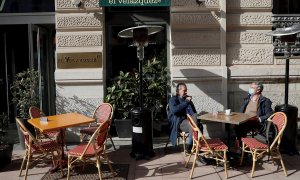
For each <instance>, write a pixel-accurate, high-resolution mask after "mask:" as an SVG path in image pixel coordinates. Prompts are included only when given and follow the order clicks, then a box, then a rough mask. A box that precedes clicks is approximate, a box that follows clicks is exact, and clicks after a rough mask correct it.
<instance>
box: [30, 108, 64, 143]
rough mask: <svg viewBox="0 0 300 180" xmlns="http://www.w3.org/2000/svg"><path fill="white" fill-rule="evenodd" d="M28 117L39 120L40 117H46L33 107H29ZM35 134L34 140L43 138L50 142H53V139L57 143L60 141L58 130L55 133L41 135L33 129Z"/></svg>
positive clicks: (49, 132)
mask: <svg viewBox="0 0 300 180" xmlns="http://www.w3.org/2000/svg"><path fill="white" fill-rule="evenodd" d="M29 115H30V118H31V119H33V118H40V117H45V116H46V115H45V114H44V113H43V112H42V110H40V109H39V108H37V107H35V106H31V107H30V108H29ZM35 133H36V139H43V138H49V139H50V140H53V138H55V139H56V140H57V141H60V136H61V134H60V130H56V131H48V132H45V133H41V132H40V131H39V130H38V129H36V128H35Z"/></svg>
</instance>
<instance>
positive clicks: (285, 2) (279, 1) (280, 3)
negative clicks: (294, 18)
mask: <svg viewBox="0 0 300 180" xmlns="http://www.w3.org/2000/svg"><path fill="white" fill-rule="evenodd" d="M299 13H300V0H273V14H299Z"/></svg>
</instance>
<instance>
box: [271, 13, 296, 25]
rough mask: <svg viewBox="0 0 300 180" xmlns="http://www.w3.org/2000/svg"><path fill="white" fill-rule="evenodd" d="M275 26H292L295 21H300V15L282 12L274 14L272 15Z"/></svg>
mask: <svg viewBox="0 0 300 180" xmlns="http://www.w3.org/2000/svg"><path fill="white" fill-rule="evenodd" d="M272 22H273V27H275V28H282V27H289V26H292V25H293V24H294V23H295V24H299V23H300V16H299V15H298V14H280V15H273V17H272Z"/></svg>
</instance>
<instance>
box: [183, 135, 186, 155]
mask: <svg viewBox="0 0 300 180" xmlns="http://www.w3.org/2000/svg"><path fill="white" fill-rule="evenodd" d="M182 143H183V152H184V153H185V152H186V151H185V149H186V147H185V145H186V139H185V134H183V137H182Z"/></svg>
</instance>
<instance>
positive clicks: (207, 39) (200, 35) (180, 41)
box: [172, 31, 220, 48]
mask: <svg viewBox="0 0 300 180" xmlns="http://www.w3.org/2000/svg"><path fill="white" fill-rule="evenodd" d="M172 43H173V45H174V46H175V47H189V48H191V47H197V46H198V47H199V46H202V47H203V46H206V47H207V46H212V45H214V46H215V47H218V46H219V44H220V32H219V31H211V32H208V31H202V32H201V31H198V32H187V31H185V32H173V33H172Z"/></svg>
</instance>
